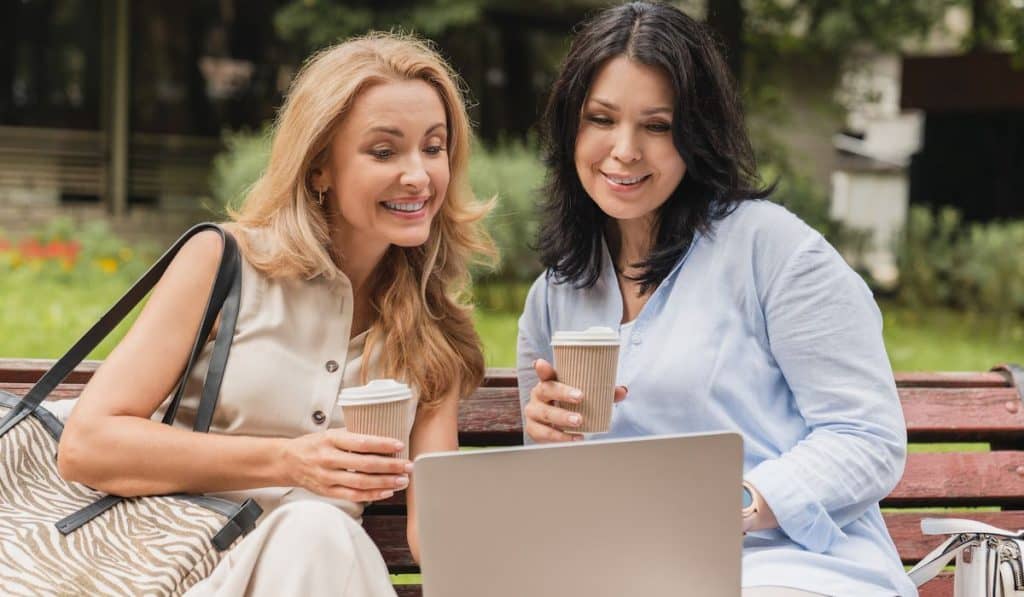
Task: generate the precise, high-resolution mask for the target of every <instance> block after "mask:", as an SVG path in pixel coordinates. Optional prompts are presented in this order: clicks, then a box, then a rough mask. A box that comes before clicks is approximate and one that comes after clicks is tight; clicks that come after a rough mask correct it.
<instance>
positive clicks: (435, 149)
mask: <svg viewBox="0 0 1024 597" xmlns="http://www.w3.org/2000/svg"><path fill="white" fill-rule="evenodd" d="M424 151H426V152H427V153H429V154H430V155H437V154H439V153H441V152H443V151H444V146H442V145H431V146H430V147H428V148H426V149H425V150H424Z"/></svg>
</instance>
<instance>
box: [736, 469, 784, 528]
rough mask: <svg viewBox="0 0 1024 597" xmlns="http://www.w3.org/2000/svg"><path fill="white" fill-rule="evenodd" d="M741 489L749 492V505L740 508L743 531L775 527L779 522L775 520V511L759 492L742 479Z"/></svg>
mask: <svg viewBox="0 0 1024 597" xmlns="http://www.w3.org/2000/svg"><path fill="white" fill-rule="evenodd" d="M743 490H744V492H749V493H750V500H749V505H747V506H746V507H744V508H743V510H742V515H743V526H742V528H743V533H744V534H746V533H748V532H750V531H760V530H764V529H774V528H777V527H778V526H779V523H778V521H776V520H775V513H774V512H772V509H771V507H770V506H768V503H767V502H765V501H764V498H763V497H762V496H761V492H760V491H758V490H757V488H756V487H754V486H753V485H751V484H750V483H748V482H746V481H743Z"/></svg>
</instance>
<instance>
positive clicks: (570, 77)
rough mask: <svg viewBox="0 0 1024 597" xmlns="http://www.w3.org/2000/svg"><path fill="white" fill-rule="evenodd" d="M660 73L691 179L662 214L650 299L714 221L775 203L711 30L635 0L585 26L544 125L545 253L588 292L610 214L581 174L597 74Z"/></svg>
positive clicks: (646, 285) (646, 275)
mask: <svg viewBox="0 0 1024 597" xmlns="http://www.w3.org/2000/svg"><path fill="white" fill-rule="evenodd" d="M618 56H627V57H628V58H629V59H630V60H633V61H635V62H638V63H640V64H644V65H647V66H652V67H656V68H659V69H661V70H662V71H663V72H664V73H665V74H666V75H667V76H668V79H669V82H670V84H671V86H672V89H673V92H674V95H675V105H674V106H673V117H672V140H673V142H674V144H675V146H676V149H677V150H678V151H679V155H680V156H682V158H683V161H684V162H685V163H686V174H685V175H684V176H683V180H682V181H681V182H680V183H679V186H678V187H677V188H676V189H675V191H673V193H672V195H671V196H670V197H669V198H668V200H666V201H665V203H664V204H663V205H662V206H661V207H660V208H659V210H658V213H657V216H656V217H657V227H656V230H657V232H656V238H655V239H654V242H653V244H652V249H651V252H650V253H649V254H648V255H647V257H646V259H645V260H644V261H643V262H641V263H640V264H634V265H637V266H638V267H640V268H641V269H642V270H643V273H642V274H640V276H639V277H638V278H637V279H638V280H639V281H640V292H641V293H646V292H648V291H649V290H651V289H652V288H654V287H655V286H657V285H658V284H659V283H661V281H662V280H664V279H665V276H667V275H668V273H669V271H670V270H671V269H672V267H673V266H674V265H675V263H676V262H677V261H678V260H679V258H680V257H681V256H682V254H683V253H684V252H685V251H686V250H687V249H688V248H689V246H690V244H691V243H692V242H693V239H694V235H695V234H696V232H697V231H700V232H702V233H705V232H710V230H711V225H712V224H713V222H714V221H715V220H718V219H721V218H723V217H725V216H726V215H728V214H729V213H731V212H732V211H733V210H734V209H735V208H736V206H737V205H738V204H739V203H740V202H742V201H745V200H748V199H761V198H763V197H765V196H767V195H768V194H769V193H770V192H771V191H772V190H773V186H767V187H766V186H762V185H761V184H760V182H759V179H758V176H757V167H756V164H755V162H754V156H753V151H752V149H751V147H750V140H749V138H748V137H747V132H746V128H745V125H744V122H743V113H742V110H741V108H740V102H739V98H738V97H737V93H736V88H735V84H734V82H733V78H732V75H731V74H730V71H729V67H728V65H727V63H726V61H725V59H724V58H723V56H722V54H721V53H720V52H719V49H718V46H717V42H716V40H715V38H714V36H713V35H712V34H711V32H710V31H709V29H708V28H707V27H706V26H705V25H703V24H701V23H699V22H697V21H696V20H694V19H692V18H690V17H689V16H687V15H686V14H684V13H683V12H682V11H680V10H678V9H676V8H675V7H672V6H668V5H664V4H656V3H650V2H630V3H628V4H623V5H621V6H616V7H614V8H609V9H607V10H604V11H602V12H600V13H598V14H596V15H595V16H593V17H592V18H590V19H589V20H587V21H585V22H584V23H583V24H582V25H581V26H580V28H579V30H578V32H577V34H576V36H575V38H574V40H573V42H572V45H571V46H570V48H569V54H568V55H567V56H566V58H565V62H564V63H563V65H562V70H561V72H560V73H559V75H558V78H557V80H556V81H555V83H554V86H553V87H552V89H551V95H550V96H549V98H548V103H547V108H546V110H545V112H544V116H543V119H542V121H541V126H540V129H541V131H540V132H541V139H542V141H543V151H544V162H545V165H546V166H547V171H548V177H547V182H546V185H545V188H544V192H545V198H544V200H543V202H542V218H541V227H540V233H539V235H538V241H537V248H538V250H539V252H540V259H541V263H543V265H544V266H545V267H547V268H549V269H550V270H551V272H552V273H553V274H554V276H555V278H556V280H558V281H570V282H572V283H573V284H575V285H576V286H578V287H581V288H588V287H590V286H593V285H594V283H595V282H597V280H598V278H599V277H600V275H601V238H602V234H603V230H604V227H605V224H606V223H607V221H608V216H607V215H606V214H605V213H604V212H602V211H601V209H600V208H599V207H598V206H597V204H596V203H595V202H594V201H593V200H592V199H591V198H590V197H589V196H588V195H587V193H586V191H585V190H584V189H583V185H582V183H581V182H580V179H579V176H578V174H577V172H576V165H575V159H574V155H575V148H576V136H577V132H578V129H579V123H580V111H581V109H582V107H583V102H584V101H585V99H586V97H587V92H588V91H589V89H590V85H591V83H592V82H593V78H594V75H595V74H596V73H597V71H598V70H599V69H600V68H601V67H602V66H603V65H604V64H605V63H606V62H607V61H608V60H610V59H612V58H615V57H618Z"/></svg>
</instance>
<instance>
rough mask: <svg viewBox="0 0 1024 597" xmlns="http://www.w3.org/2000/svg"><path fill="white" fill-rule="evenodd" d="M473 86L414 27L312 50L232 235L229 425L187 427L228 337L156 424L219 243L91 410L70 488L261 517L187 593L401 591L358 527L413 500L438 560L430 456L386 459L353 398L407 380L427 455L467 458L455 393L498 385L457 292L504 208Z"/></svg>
mask: <svg viewBox="0 0 1024 597" xmlns="http://www.w3.org/2000/svg"><path fill="white" fill-rule="evenodd" d="M454 80H455V78H454V75H453V74H452V72H451V71H450V69H449V68H448V67H447V66H446V65H445V63H444V62H443V61H442V59H441V58H440V57H439V56H438V55H437V54H436V53H435V52H434V51H433V50H431V49H430V48H429V47H428V46H427V45H425V44H424V43H422V42H420V41H417V40H414V39H411V38H407V37H402V36H396V35H385V34H374V35H370V36H367V37H363V38H358V39H354V40H351V41H348V42H345V43H343V44H341V45H338V46H336V47H333V48H330V49H327V50H325V51H323V52H321V53H319V54H317V55H315V56H313V57H312V58H311V59H310V60H309V62H308V63H307V64H306V65H305V67H304V68H303V69H302V71H301V72H300V73H299V75H298V77H297V78H296V80H295V82H294V84H293V86H292V88H291V90H290V92H289V95H288V98H287V100H286V101H285V104H284V107H283V108H282V110H281V112H280V114H279V118H278V121H277V123H276V127H275V129H274V139H273V145H272V150H271V155H270V161H269V165H268V167H267V170H266V172H265V173H264V175H263V176H262V177H261V178H260V179H259V181H258V182H257V183H256V184H255V186H254V187H253V188H252V190H251V191H250V192H249V193H248V195H247V197H246V199H245V201H244V203H243V204H242V206H241V207H240V209H239V210H238V211H237V212H233V213H232V214H231V219H232V222H230V223H228V224H227V228H228V229H229V230H230V231H231V232H232V233H233V234H234V236H235V237H236V238H237V239H238V241H239V245H240V247H241V249H242V254H243V256H244V260H243V261H244V262H245V263H244V266H243V271H242V298H241V309H240V314H239V318H238V323H237V328H236V330H235V334H234V341H233V344H232V349H231V357H230V360H229V361H228V366H227V371H226V373H225V376H224V381H223V386H222V390H221V397H220V401H219V404H218V408H217V412H216V414H215V416H214V420H213V425H212V427H211V433H210V434H197V433H192V432H190V431H188V429H190V428H191V426H192V423H193V420H194V418H195V414H196V407H197V405H198V398H199V390H200V387H201V382H202V378H203V376H204V375H205V367H203V366H202V364H203V363H204V362H206V361H207V360H208V358H209V352H210V348H211V347H212V342H210V343H208V345H207V348H206V352H205V353H204V356H203V359H202V360H201V361H200V366H198V367H196V373H195V375H194V376H193V377H194V378H193V379H190V380H189V385H188V390H187V393H186V398H185V400H184V401H183V403H182V407H181V410H180V411H179V415H178V418H177V421H176V422H175V425H176V426H175V427H168V426H166V425H161V424H160V423H159V422H156V421H155V420H153V419H154V418H155V417H154V415H155V414H157V413H158V412H159V411H160V410H161V405H162V403H164V402H165V399H166V398H167V396H168V394H169V393H170V392H171V390H172V385H173V384H174V382H175V380H176V378H177V376H179V375H180V373H181V370H182V368H183V366H184V363H185V361H186V357H187V353H188V351H189V347H190V343H191V337H192V336H193V335H194V334H195V330H196V329H197V328H198V326H199V321H200V318H201V312H202V309H203V301H201V300H198V299H199V297H203V296H205V295H206V293H207V289H208V288H209V287H210V285H211V284H212V281H213V279H214V276H215V270H216V267H217V262H218V258H219V255H220V250H221V247H220V243H221V240H220V238H219V237H218V236H216V235H215V234H214V233H212V232H206V233H200V234H199V235H198V236H196V237H194V238H193V239H192V240H190V241H189V242H188V244H187V245H186V246H185V247H184V248H183V249H182V251H181V252H180V253H179V255H178V256H177V257H176V259H175V261H174V263H173V264H172V265H171V266H170V268H169V269H168V271H167V273H166V274H165V275H164V277H163V279H162V280H161V281H160V283H159V285H158V286H157V287H156V289H155V290H154V292H153V295H152V297H151V298H150V300H149V303H148V304H147V305H146V307H145V309H144V310H143V312H142V313H141V315H140V316H139V318H138V320H137V321H136V322H135V324H134V325H133V326H132V328H131V330H130V331H129V332H128V334H127V335H126V336H125V338H124V340H122V341H121V343H120V344H119V345H118V346H117V348H116V349H115V350H114V351H113V352H112V353H111V355H110V357H109V358H108V359H107V360H106V362H105V363H104V364H103V366H102V367H101V368H100V369H99V370H98V371H97V372H96V374H95V376H94V377H93V379H92V381H91V382H90V383H89V385H88V386H87V387H86V388H85V390H84V391H83V393H82V396H81V398H80V400H79V401H78V404H77V405H76V406H75V408H74V410H73V411H72V413H71V415H70V417H69V419H68V421H67V424H66V428H65V431H64V435H63V437H62V439H61V443H60V454H59V459H58V460H59V466H60V471H61V474H62V475H64V476H65V477H66V478H68V479H71V480H75V481H79V482H82V483H86V484H88V485H90V486H92V487H95V488H97V489H99V490H101V491H106V492H109V493H114V494H118V495H123V496H138V495H151V494H166V493H174V492H189V493H216V494H219V495H221V496H226V497H231V498H235V499H241V498H244V497H252V498H254V499H255V500H256V501H257V502H258V503H259V504H260V505H261V506H262V507H263V509H264V512H265V514H264V516H263V518H262V520H261V522H260V523H259V525H258V527H257V528H256V530H255V531H253V533H251V534H250V535H249V536H248V537H246V538H245V539H244V540H243V541H242V542H241V543H240V544H239V545H237V546H236V547H235V548H234V549H233V550H232V551H231V552H230V553H229V554H228V556H227V557H226V558H225V559H224V560H223V561H222V562H221V563H220V564H219V565H218V567H217V569H216V570H215V571H214V573H213V574H212V575H211V576H210V577H209V578H207V579H206V580H204V581H202V582H200V583H199V584H197V585H195V586H194V587H193V588H192V589H191V590H190V591H189V594H190V595H192V594H194V595H213V594H216V595H241V594H247V595H300V594H301V595H319V594H328V593H329V594H331V595H360V596H362V595H394V590H393V589H392V588H391V585H390V582H389V579H388V575H387V569H386V567H385V565H384V562H383V560H382V558H381V556H380V554H379V552H378V551H377V549H376V547H375V546H374V544H373V542H372V541H371V540H370V539H369V538H368V537H367V535H366V533H365V532H364V531H363V529H362V527H361V526H360V524H359V520H360V517H361V514H362V505H363V503H365V502H369V501H373V500H378V499H384V498H387V497H390V496H391V495H392V494H393V493H394V492H396V491H402V490H406V491H407V492H408V502H409V504H410V508H409V513H410V516H409V521H408V533H407V534H408V540H409V545H410V547H411V549H412V553H413V557H414V558H416V559H417V560H418V559H419V549H418V541H417V536H416V520H415V516H414V514H413V513H414V512H415V511H414V509H413V508H412V507H411V505H412V503H413V500H414V490H413V487H414V483H412V477H411V476H410V473H411V472H412V464H411V462H410V461H408V460H402V459H397V458H390V457H385V456H383V455H384V454H392V453H394V452H395V451H396V450H398V449H401V447H402V446H403V444H401V443H395V441H394V440H390V439H386V438H379V437H369V436H357V435H355V434H352V433H349V432H347V431H346V430H345V428H344V421H343V419H342V414H341V410H340V409H339V408H336V407H335V402H336V400H337V397H338V393H339V392H340V391H341V389H342V388H343V387H346V386H352V385H359V384H362V383H365V382H366V381H367V380H368V379H369V378H373V377H392V378H398V379H401V380H404V381H406V382H407V383H409V384H410V385H411V386H412V387H413V389H414V390H415V392H416V394H417V399H418V406H417V410H416V419H415V423H414V425H413V428H412V432H411V435H410V436H409V438H408V441H407V442H406V443H407V444H408V445H409V448H410V456H411V457H412V458H414V457H415V456H416V455H417V454H422V453H424V452H429V451H436V450H449V449H454V448H455V447H456V444H457V421H456V415H457V403H458V399H459V397H460V396H464V395H466V394H468V393H469V392H471V391H472V389H473V388H475V387H476V386H477V385H478V384H479V382H480V381H481V379H482V377H483V373H484V363H483V357H482V354H481V349H480V343H479V339H478V337H477V335H476V333H475V332H474V330H473V326H472V321H471V318H470V312H469V308H468V307H467V306H466V305H465V304H464V303H462V302H461V301H460V298H459V295H457V294H455V292H456V291H460V290H462V289H464V288H465V287H466V284H467V282H468V264H469V262H470V261H471V260H472V259H473V258H474V257H476V256H481V255H486V254H489V253H490V252H491V251H492V248H491V244H490V241H489V239H488V237H487V236H486V234H485V233H484V232H483V231H482V229H481V225H480V220H481V218H482V217H483V216H484V214H485V213H486V211H487V206H486V205H481V204H478V203H476V202H475V200H474V198H473V196H472V194H471V191H470V189H469V187H468V184H467V161H468V151H469V138H470V131H469V122H468V119H467V116H466V113H465V108H464V105H463V101H462V97H461V95H460V92H459V89H458V87H457V86H456V84H455V82H454ZM215 333H216V330H214V334H215ZM212 337H213V335H211V339H212ZM140 371H144V372H146V373H145V375H139V374H138V373H137V372H140Z"/></svg>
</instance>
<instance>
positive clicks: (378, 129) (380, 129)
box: [367, 126, 405, 137]
mask: <svg viewBox="0 0 1024 597" xmlns="http://www.w3.org/2000/svg"><path fill="white" fill-rule="evenodd" d="M367 132H368V133H384V134H386V135H393V136H395V137H404V136H405V133H403V132H402V131H401V130H400V129H397V128H395V127H393V126H372V127H370V128H369V129H367Z"/></svg>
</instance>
